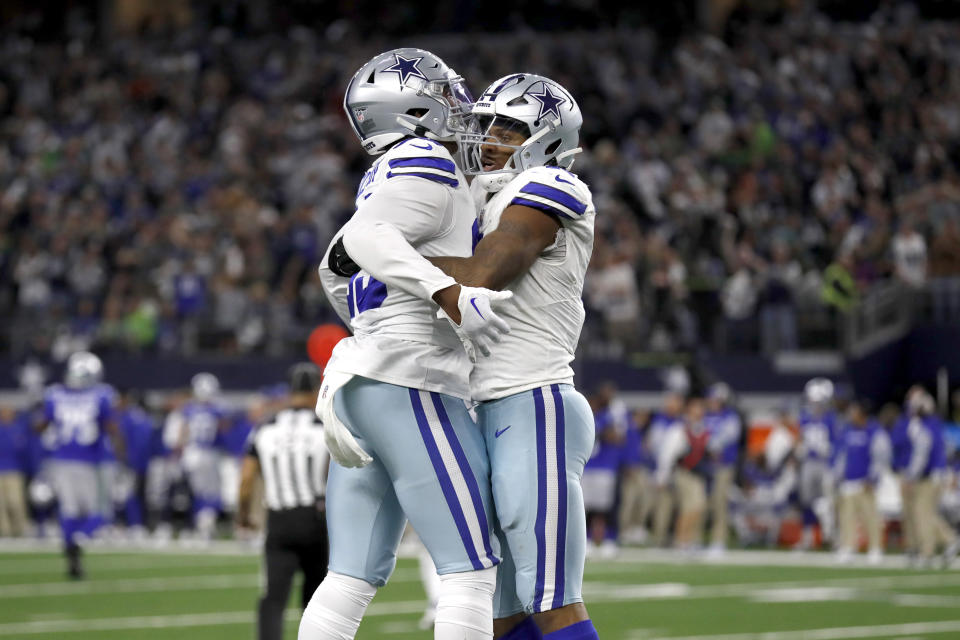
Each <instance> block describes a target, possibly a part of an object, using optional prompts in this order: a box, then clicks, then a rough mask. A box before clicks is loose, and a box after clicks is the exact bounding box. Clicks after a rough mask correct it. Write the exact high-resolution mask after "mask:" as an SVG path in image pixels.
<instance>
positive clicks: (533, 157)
mask: <svg viewBox="0 0 960 640" xmlns="http://www.w3.org/2000/svg"><path fill="white" fill-rule="evenodd" d="M544 96H547V97H549V100H548V99H546V98H544ZM582 121H583V120H582V117H581V115H580V111H579V107H577V106H576V103H575V102H574V101H573V98H572V97H571V96H570V95H569V93H567V92H566V91H565V90H564V89H563V88H562V87H560V86H559V85H557V84H556V83H554V82H553V81H551V80H549V79H547V78H543V77H542V76H535V75H529V74H516V75H514V76H508V77H507V78H504V79H501V80H498V81H497V82H495V83H494V84H492V85H491V86H490V87H489V88H488V89H487V90H486V91H484V93H483V94H482V95H481V96H480V100H479V101H478V102H477V103H476V104H474V105H473V111H472V114H471V117H470V130H469V131H468V132H467V133H465V134H461V135H458V136H457V140H458V142H459V143H460V153H461V162H462V164H463V167H464V173H465V174H467V175H472V176H474V179H475V180H476V181H477V182H478V183H479V184H480V185H481V186H482V187H483V188H484V189H485V190H487V191H490V192H494V191H499V190H500V189H501V188H503V187H504V186H506V185H507V183H509V182H510V181H511V180H512V179H513V178H514V177H515V176H516V175H517V174H519V173H521V172H523V171H526V170H527V169H530V168H533V167H542V166H556V167H560V168H562V169H569V168H570V167H571V166H572V164H573V156H574V155H575V154H577V153H579V152H580V148H579V147H578V146H577V142H578V132H579V129H580V125H581V123H582Z"/></svg>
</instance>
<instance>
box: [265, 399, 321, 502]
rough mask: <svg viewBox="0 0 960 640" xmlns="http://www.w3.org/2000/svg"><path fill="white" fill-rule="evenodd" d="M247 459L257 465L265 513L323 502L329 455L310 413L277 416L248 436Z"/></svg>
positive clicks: (289, 412) (317, 422)
mask: <svg viewBox="0 0 960 640" xmlns="http://www.w3.org/2000/svg"><path fill="white" fill-rule="evenodd" d="M247 455H251V456H254V457H255V458H257V459H258V460H259V462H260V471H261V473H262V474H263V489H264V491H263V493H264V499H265V501H266V503H267V508H268V509H271V510H273V511H279V510H281V509H293V508H295V507H310V506H314V505H316V504H317V501H318V500H320V499H321V498H323V495H324V492H325V491H326V483H327V475H326V474H327V460H328V459H329V456H330V454H329V453H328V451H327V447H326V445H325V444H324V441H323V423H321V422H320V420H319V419H318V418H317V416H316V415H315V414H314V412H313V409H284V410H282V411H280V412H279V413H277V414H276V415H275V416H273V418H271V420H270V421H269V422H267V423H265V424H263V425H261V426H260V427H259V428H258V429H257V430H256V431H254V432H253V434H251V436H250V444H249V445H248V447H247Z"/></svg>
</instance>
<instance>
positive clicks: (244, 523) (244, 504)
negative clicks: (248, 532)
mask: <svg viewBox="0 0 960 640" xmlns="http://www.w3.org/2000/svg"><path fill="white" fill-rule="evenodd" d="M258 477H260V456H259V455H258V454H257V445H256V443H255V442H254V441H253V438H252V434H251V440H250V444H249V445H248V446H247V452H246V454H245V455H244V456H243V463H242V464H241V465H240V490H239V494H238V496H237V515H236V518H237V526H238V527H240V528H243V529H250V528H252V526H253V522H252V521H251V519H250V514H251V513H252V511H253V487H254V484H255V483H256V480H257V478H258Z"/></svg>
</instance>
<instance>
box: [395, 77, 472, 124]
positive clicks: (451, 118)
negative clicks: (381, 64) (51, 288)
mask: <svg viewBox="0 0 960 640" xmlns="http://www.w3.org/2000/svg"><path fill="white" fill-rule="evenodd" d="M403 87H404V88H405V89H411V90H413V91H415V92H416V94H417V95H418V96H424V95H425V96H427V97H429V98H432V99H433V100H435V101H437V102H438V103H439V104H440V108H441V109H442V111H443V113H445V114H446V117H445V122H444V123H443V125H444V126H443V128H442V129H440V130H439V131H438V129H437V125H439V124H440V123H439V121H438V120H437V115H436V114H435V113H434V111H433V109H429V110H424V109H417V108H413V109H410V110H408V112H407V113H406V114H402V115H399V116H397V123H398V124H400V125H401V126H403V127H406V128H408V129H410V131H411V132H413V133H414V134H416V135H424V136H426V137H428V138H433V139H436V140H440V141H442V142H453V141H455V140H456V136H457V134H460V133H463V132H466V131H467V128H468V122H467V120H468V116H469V114H470V108H471V107H472V106H473V96H471V95H470V90H469V89H467V85H466V82H464V80H463V77H461V76H458V75H457V74H456V72H454V71H453V69H450V70H449V71H448V73H447V79H446V80H434V81H432V82H428V81H425V80H424V79H423V78H418V77H416V76H410V77H409V78H407V79H406V81H405V82H404V83H403ZM428 120H432V122H427V121H428ZM430 124H432V125H433V126H428V125H430Z"/></svg>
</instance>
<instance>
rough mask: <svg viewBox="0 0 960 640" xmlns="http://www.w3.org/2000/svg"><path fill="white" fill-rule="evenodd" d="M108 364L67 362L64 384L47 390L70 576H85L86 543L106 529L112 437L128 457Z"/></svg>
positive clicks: (76, 358) (89, 359)
mask: <svg viewBox="0 0 960 640" xmlns="http://www.w3.org/2000/svg"><path fill="white" fill-rule="evenodd" d="M102 378H103V364H102V363H101V362H100V358H98V357H97V356H95V355H94V354H92V353H90V352H87V351H81V352H78V353H74V354H72V355H71V356H70V357H69V358H68V359H67V367H66V374H65V375H64V380H63V384H55V385H52V386H51V387H50V388H48V389H47V391H46V394H45V396H44V419H45V420H44V422H43V423H41V426H40V428H41V429H42V430H49V431H47V432H46V433H45V434H44V436H45V439H46V441H47V442H48V443H49V444H50V446H51V453H50V460H49V461H48V463H47V464H48V465H49V466H48V468H49V473H50V478H51V481H52V484H53V487H54V491H55V492H56V496H57V501H58V503H59V515H60V526H61V528H62V531H63V540H64V552H65V554H66V557H67V563H68V569H67V573H68V575H69V576H70V577H71V578H74V579H78V578H81V577H83V568H82V565H81V561H80V545H79V541H80V538H82V537H83V536H87V537H89V536H91V535H93V533H94V532H95V531H96V529H97V528H98V527H99V526H100V524H102V515H101V491H102V490H103V489H104V488H102V487H101V486H100V482H99V474H98V465H99V464H100V462H101V457H102V453H103V440H104V437H105V435H107V434H109V436H110V438H111V439H112V442H113V446H114V451H115V453H116V455H117V458H118V459H120V460H123V459H124V458H125V450H124V443H123V438H122V437H121V436H120V432H119V430H118V429H117V426H116V422H115V421H114V415H113V413H114V401H115V397H116V393H115V392H114V390H113V387H111V386H110V385H107V384H103V383H102V382H101V379H102Z"/></svg>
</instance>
